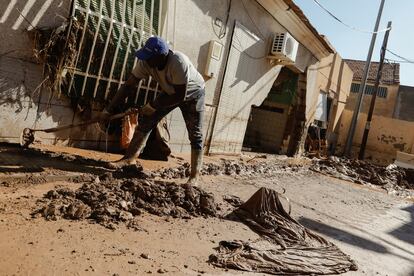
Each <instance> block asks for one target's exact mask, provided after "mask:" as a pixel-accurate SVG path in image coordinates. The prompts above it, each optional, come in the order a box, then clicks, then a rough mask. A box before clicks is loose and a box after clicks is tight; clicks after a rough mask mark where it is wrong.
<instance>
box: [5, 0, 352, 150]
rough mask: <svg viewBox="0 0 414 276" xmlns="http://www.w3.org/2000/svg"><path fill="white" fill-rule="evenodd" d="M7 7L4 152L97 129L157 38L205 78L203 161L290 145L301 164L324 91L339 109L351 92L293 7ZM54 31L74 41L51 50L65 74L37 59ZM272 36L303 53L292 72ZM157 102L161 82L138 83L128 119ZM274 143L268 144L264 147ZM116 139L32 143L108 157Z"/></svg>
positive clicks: (111, 131) (246, 0) (248, 3)
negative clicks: (137, 57) (30, 137)
mask: <svg viewBox="0 0 414 276" xmlns="http://www.w3.org/2000/svg"><path fill="white" fill-rule="evenodd" d="M0 7H1V9H0V10H2V11H4V12H3V14H1V22H0V28H1V32H0V35H1V36H2V37H1V38H2V39H3V40H4V41H12V40H13V41H14V42H13V43H6V44H3V43H2V44H1V46H0V49H1V53H4V54H2V56H1V57H0V59H1V60H0V70H1V83H2V85H1V88H0V89H2V91H1V92H2V95H3V101H2V102H0V104H1V109H2V116H1V118H0V120H1V121H0V122H1V128H0V140H1V141H7V142H16V141H18V138H19V136H20V132H21V130H22V129H23V128H24V127H36V128H46V127H54V126H57V125H63V124H69V123H73V122H79V121H83V120H87V119H88V118H90V117H91V116H92V115H93V113H94V112H96V111H98V110H101V109H102V108H103V106H104V105H105V104H106V103H107V102H108V101H109V100H110V98H111V97H112V96H113V94H114V93H115V92H116V90H117V89H118V88H119V86H120V84H121V83H122V81H124V80H125V79H126V78H127V76H128V74H129V72H130V71H131V69H132V67H133V65H134V62H135V61H134V51H135V50H136V49H137V48H139V47H140V45H142V43H143V42H144V41H145V40H146V39H147V38H148V37H150V36H151V35H160V36H162V37H164V38H165V39H166V40H167V41H168V42H169V44H170V46H171V48H172V49H174V50H179V51H181V52H183V53H185V54H186V55H188V56H189V58H190V59H191V61H192V62H193V63H194V65H195V66H196V67H197V69H198V70H199V71H200V72H201V73H203V75H204V78H205V80H206V106H205V110H206V112H205V118H204V126H205V127H204V129H205V138H206V139H205V141H206V142H205V151H206V152H207V153H239V152H240V151H241V150H242V147H243V144H247V145H248V146H249V145H251V144H254V143H256V142H257V140H259V143H262V144H266V143H267V146H266V147H267V149H269V148H270V149H272V150H275V151H276V149H277V151H279V149H280V148H281V145H282V144H283V143H284V144H285V145H286V146H285V147H286V151H287V152H290V153H291V154H295V153H298V152H300V149H301V147H303V141H304V137H306V128H307V125H309V121H311V120H313V117H314V115H312V113H314V111H313V109H314V108H315V107H314V105H315V104H314V103H315V99H316V102H318V99H319V97H320V96H319V95H320V90H323V91H324V93H325V94H326V95H331V96H329V97H330V98H334V99H337V101H336V103H338V107H339V110H340V109H341V107H340V106H341V104H342V103H341V101H342V100H341V97H342V96H339V94H340V93H337V94H338V95H336V94H335V93H336V92H334V91H342V90H344V89H343V87H342V85H345V86H346V81H343V82H341V81H339V80H341V79H342V80H344V79H346V78H343V77H341V76H342V75H341V72H342V73H343V72H345V75H346V74H347V73H346V71H347V69H346V68H345V67H344V66H342V65H341V62H340V61H339V60H340V59H339V58H340V57H339V55H338V54H335V50H334V49H333V47H332V46H331V45H330V44H329V43H328V42H327V40H326V39H325V38H324V37H323V36H321V35H319V34H318V32H317V31H316V30H315V29H314V28H313V27H312V25H311V24H310V23H309V21H308V20H307V18H306V17H305V16H304V14H303V13H302V12H301V10H300V9H299V8H298V7H297V6H296V5H295V4H294V3H293V1H291V0H277V1H271V0H257V1H255V0H241V1H232V0H230V1H227V2H226V1H219V0H211V1H203V0H181V1H177V0H172V1H166V0H146V1H110V0H106V1H93V0H74V1H72V2H70V1H64V2H62V3H61V4H57V3H55V2H54V1H47V0H44V1H35V0H29V1H27V2H25V3H23V2H22V3H21V2H16V1H3V2H2V3H1V4H0ZM18 10H20V11H21V14H20V12H18ZM22 15H23V16H24V18H26V20H25V19H23V16H22ZM66 19H70V20H66ZM62 24H63V25H62ZM64 24H67V25H64ZM62 26H63V27H62ZM65 26H66V27H65ZM53 28H55V29H54V34H56V36H59V28H63V29H64V30H66V31H67V30H69V31H67V38H66V40H65V41H71V40H70V39H72V40H73V41H72V44H70V43H64V46H62V47H63V48H59V47H58V46H59V43H55V46H56V47H55V48H53V47H52V49H49V50H55V51H56V49H58V51H57V52H56V53H57V55H56V56H58V57H60V55H59V53H60V52H62V51H59V49H64V51H66V52H65V53H66V56H63V57H62V59H59V62H58V63H57V64H58V65H59V66H48V65H50V64H54V63H53V62H54V60H51V59H50V58H49V59H47V57H46V58H43V60H42V59H40V61H39V59H34V58H33V51H34V50H35V51H37V52H36V53H38V54H39V55H41V53H43V52H44V50H43V51H42V49H39V44H40V42H41V38H42V35H45V33H47V30H49V29H53ZM56 28H57V29H56ZM31 29H34V31H32V30H31ZM275 33H288V34H289V35H291V36H292V37H293V38H294V40H296V41H297V42H298V45H297V52H296V57H295V59H294V60H293V62H290V63H286V62H281V61H280V60H277V59H275V58H274V57H269V56H270V47H271V45H272V43H273V38H274V35H275ZM65 34H66V33H65ZM39 37H40V38H39ZM16 44H17V45H16ZM68 45H69V46H73V47H68ZM71 51H72V52H71ZM49 57H50V55H49ZM338 57H339V58H338ZM326 58H327V61H326V62H327V63H326V64H325V63H324V62H325V60H324V59H326ZM329 59H332V60H331V61H329ZM45 60H46V62H45ZM16 61H17V62H16ZM62 64H63V66H62ZM54 65H56V64H54ZM323 66H326V67H323ZM330 66H332V67H333V68H334V69H330ZM341 66H342V67H341ZM55 68H57V69H59V70H56V69H55ZM318 68H320V70H319V69H318ZM341 68H342V69H341ZM344 68H345V69H344ZM330 70H332V72H334V73H332V72H330ZM324 71H326V72H324ZM316 72H317V73H316ZM320 72H324V73H323V74H325V75H327V78H328V79H329V77H330V74H331V75H332V76H333V75H337V77H335V78H336V80H334V81H332V80H330V81H329V80H328V81H327V83H326V84H321V82H322V81H321V80H322V79H323V78H321V75H320V74H322V73H320ZM45 73H46V74H45ZM338 83H340V85H339V86H338ZM328 84H329V85H328ZM338 87H339V90H338ZM322 88H323V89H322ZM333 88H334V89H333ZM341 89H342V90H341ZM282 90H283V91H284V92H286V91H288V92H287V93H289V91H290V94H289V95H288V96H286V95H285V94H284V93H283V91H282ZM345 90H346V89H345ZM278 91H279V92H278ZM280 91H282V92H280ZM315 91H317V92H315ZM158 92H159V90H158V85H157V84H156V83H154V82H153V81H152V80H151V79H149V80H143V81H142V82H141V83H140V85H139V87H138V89H137V91H136V92H135V93H134V95H131V96H130V97H129V98H128V101H127V102H126V104H125V106H123V107H122V108H127V107H130V106H139V105H142V104H144V103H145V102H147V101H149V100H151V99H152V98H154V97H155V96H156V94H157V93H158ZM280 94H281V95H280ZM327 97H328V96H327ZM322 98H323V97H322ZM252 106H253V108H252ZM260 106H262V107H265V108H264V110H265V111H269V112H271V113H270V116H266V115H265V116H264V117H263V112H262V111H263V109H260V108H259V109H257V108H256V107H260ZM280 106H282V107H280ZM333 106H335V105H333ZM282 109H283V110H282ZM334 113H335V115H334V117H335V118H336V116H337V115H336V113H337V112H336V111H335V112H334ZM261 118H263V119H261ZM269 118H270V119H269ZM167 119H168V122H169V123H168V124H169V128H170V132H171V141H170V144H171V147H172V149H173V151H175V152H186V151H189V149H190V148H189V142H188V139H187V131H186V128H185V124H184V121H183V119H182V116H181V114H180V112H179V111H178V110H176V111H174V112H172V113H171V114H170V115H168V118H167ZM335 120H336V119H334V120H333V121H335ZM249 121H250V122H260V125H261V126H263V129H262V130H259V131H257V130H255V129H254V128H253V129H252V127H251V124H250V126H249ZM278 124H279V125H280V126H281V127H278ZM253 125H257V124H256V123H254V124H253ZM333 125H335V123H333ZM11 126H13V127H11ZM287 126H288V127H287ZM333 128H334V127H333ZM272 129H273V130H274V131H272ZM267 133H269V135H270V136H271V138H269V139H268V138H266V139H265V137H264V136H265V135H267ZM281 133H282V134H281ZM118 135H119V132H117V128H116V126H109V127H108V129H107V130H106V131H102V130H99V129H97V128H94V127H87V128H83V129H73V130H69V131H66V132H62V133H54V134H49V135H44V134H39V136H37V137H38V138H39V139H41V140H42V142H44V143H61V144H67V145H72V146H76V147H83V148H94V149H103V148H105V147H106V146H109V147H112V148H114V147H115V148H116V145H117V144H118V142H117V139H118V138H117V137H118ZM260 135H262V138H260V137H259V138H257V136H260ZM252 137H253V138H252ZM245 141H246V143H245ZM275 145H276V146H275Z"/></svg>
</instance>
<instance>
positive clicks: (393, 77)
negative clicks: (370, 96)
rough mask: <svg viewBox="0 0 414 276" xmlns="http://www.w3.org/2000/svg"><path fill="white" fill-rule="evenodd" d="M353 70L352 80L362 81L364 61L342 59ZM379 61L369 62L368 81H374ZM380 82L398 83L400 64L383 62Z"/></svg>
mask: <svg viewBox="0 0 414 276" xmlns="http://www.w3.org/2000/svg"><path fill="white" fill-rule="evenodd" d="M344 61H345V62H346V63H347V64H348V65H349V67H350V68H351V70H352V71H353V72H354V78H353V80H354V81H362V76H363V74H364V67H365V61H363V60H354V59H344ZM378 66H379V62H371V68H370V69H369V74H368V82H371V83H375V79H376V77H377V72H378ZM380 83H381V84H399V83H400V64H399V63H393V64H390V63H384V67H383V68H382V77H381V81H380Z"/></svg>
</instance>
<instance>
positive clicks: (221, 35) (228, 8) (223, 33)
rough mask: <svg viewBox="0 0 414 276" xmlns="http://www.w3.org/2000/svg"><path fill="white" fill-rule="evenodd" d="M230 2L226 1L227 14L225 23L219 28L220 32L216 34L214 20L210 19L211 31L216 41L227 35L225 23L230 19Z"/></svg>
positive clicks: (229, 0) (230, 0)
mask: <svg viewBox="0 0 414 276" xmlns="http://www.w3.org/2000/svg"><path fill="white" fill-rule="evenodd" d="M231 2H232V0H228V1H227V3H228V6H227V14H226V21H225V23H224V24H223V25H222V26H221V27H220V31H219V33H218V34H217V32H216V29H215V27H214V18H211V27H212V29H213V32H214V34H215V35H216V36H217V38H218V39H220V40H221V39H222V38H224V36H225V35H226V33H227V23H228V22H229V18H230V9H231Z"/></svg>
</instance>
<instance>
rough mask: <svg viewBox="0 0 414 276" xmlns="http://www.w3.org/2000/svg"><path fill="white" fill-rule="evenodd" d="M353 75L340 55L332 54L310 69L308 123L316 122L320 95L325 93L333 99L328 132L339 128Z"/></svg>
mask: <svg viewBox="0 0 414 276" xmlns="http://www.w3.org/2000/svg"><path fill="white" fill-rule="evenodd" d="M353 75H354V74H353V72H352V70H351V69H350V68H349V66H348V65H347V64H346V63H345V62H344V61H343V60H342V57H341V56H340V55H339V54H338V53H336V54H331V55H329V56H328V57H326V58H323V59H322V60H321V61H320V62H318V63H317V64H315V65H312V66H311V67H309V69H308V86H307V93H306V118H307V121H308V122H312V121H313V120H314V118H315V111H316V107H317V104H318V96H319V93H320V91H324V92H326V93H327V94H328V97H330V98H332V99H333V102H332V108H331V114H330V115H329V125H328V131H334V130H335V129H336V128H337V125H338V122H339V119H340V116H341V114H342V112H343V110H344V108H345V103H346V101H347V98H348V95H349V93H350V88H351V83H352V78H353Z"/></svg>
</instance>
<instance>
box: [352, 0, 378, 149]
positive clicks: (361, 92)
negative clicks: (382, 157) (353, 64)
mask: <svg viewBox="0 0 414 276" xmlns="http://www.w3.org/2000/svg"><path fill="white" fill-rule="evenodd" d="M384 3H385V0H381V4H380V8H379V11H378V16H377V21H376V22H375V28H374V32H373V33H372V38H371V44H370V46H369V51H368V56H367V61H366V62H365V69H364V75H363V77H362V83H361V85H360V87H359V92H358V99H357V101H356V105H355V109H354V114H353V115H352V121H351V125H350V127H349V131H348V137H347V139H346V144H345V155H346V156H348V157H351V150H352V142H353V140H354V135H355V129H356V125H357V122H358V115H359V111H360V110H361V106H362V100H363V98H364V92H365V86H366V84H367V79H368V72H369V68H370V66H371V58H372V52H373V51H374V46H375V40H376V39H377V32H378V27H379V24H380V21H381V16H382V10H383V9H384Z"/></svg>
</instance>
